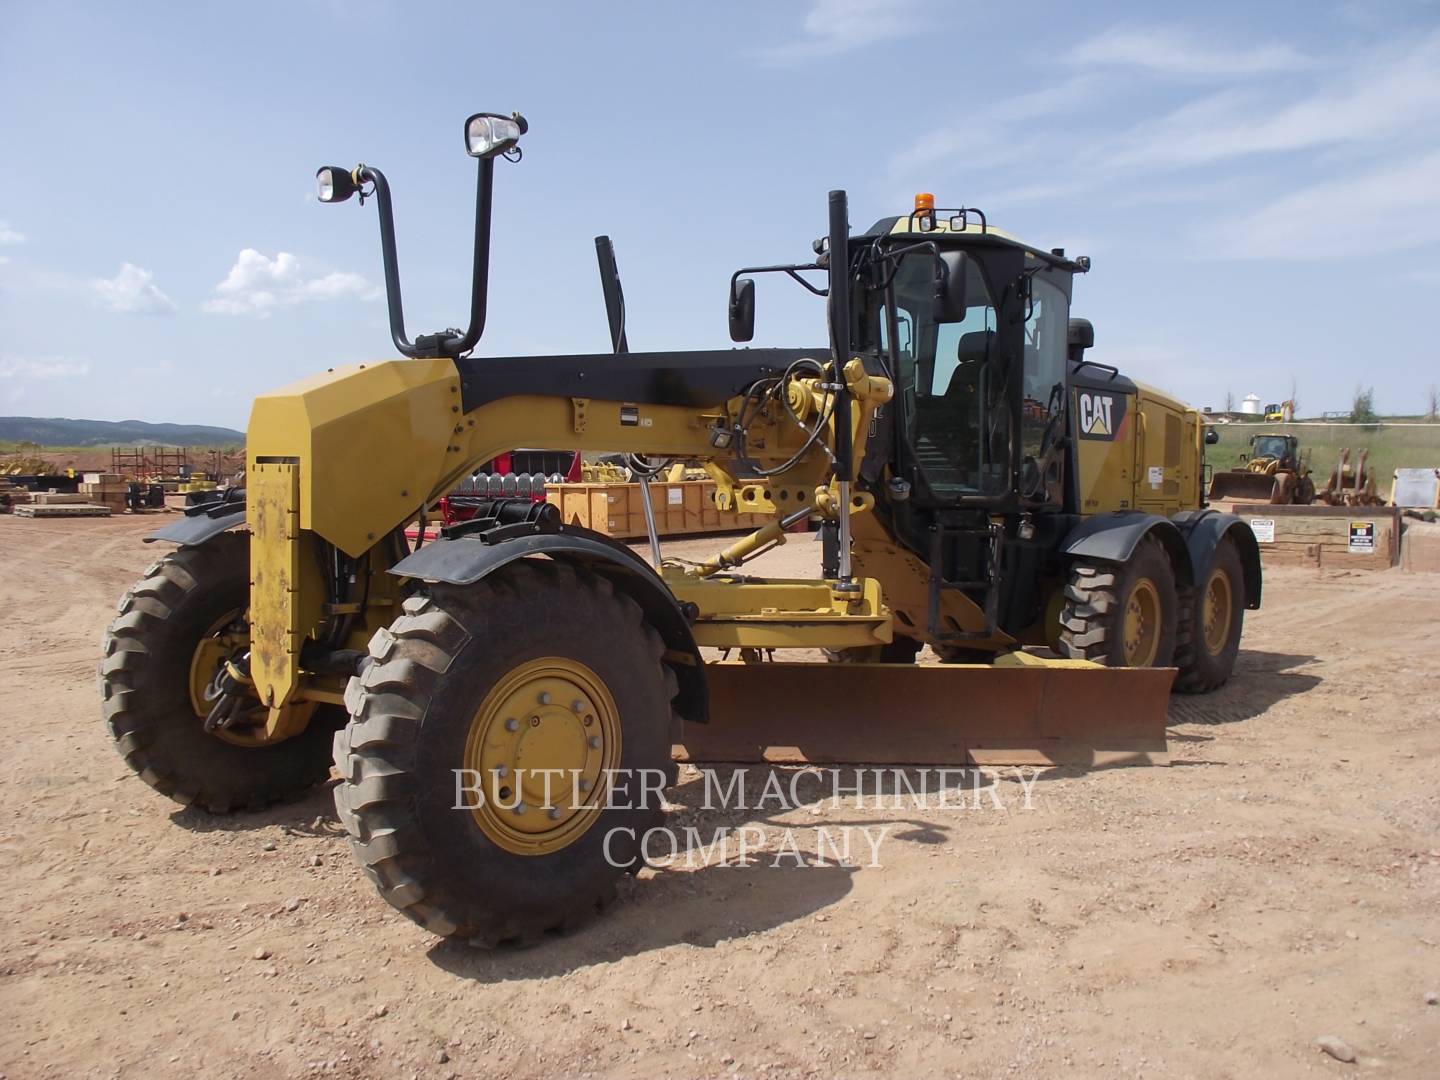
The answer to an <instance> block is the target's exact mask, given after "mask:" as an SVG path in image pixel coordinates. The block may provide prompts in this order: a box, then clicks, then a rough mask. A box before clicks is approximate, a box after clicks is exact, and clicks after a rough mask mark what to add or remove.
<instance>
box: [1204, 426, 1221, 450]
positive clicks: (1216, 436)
mask: <svg viewBox="0 0 1440 1080" xmlns="http://www.w3.org/2000/svg"><path fill="white" fill-rule="evenodd" d="M1219 441H1220V433H1219V432H1218V431H1216V430H1215V429H1214V428H1213V427H1212V428H1206V429H1205V445H1206V446H1214V445H1215V444H1216V443H1218V442H1219Z"/></svg>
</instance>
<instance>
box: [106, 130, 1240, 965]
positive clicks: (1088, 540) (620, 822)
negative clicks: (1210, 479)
mask: <svg viewBox="0 0 1440 1080" xmlns="http://www.w3.org/2000/svg"><path fill="white" fill-rule="evenodd" d="M526 129H527V124H526V122H525V121H524V120H523V119H522V118H521V117H520V116H518V115H511V116H503V115H498V114H477V115H476V116H474V117H471V118H470V119H469V120H468V121H467V122H466V125H465V137H466V147H467V150H468V152H469V153H470V154H471V155H472V156H473V157H475V158H477V159H478V181H477V195H476V221H475V247H474V263H473V276H472V283H471V284H472V287H471V304H470V318H469V323H468V326H467V328H466V329H465V330H463V331H460V330H449V331H442V332H438V333H431V334H422V335H419V336H417V337H415V338H414V339H413V340H412V339H411V338H410V337H409V336H408V333H407V330H406V326H405V319H404V310H403V305H402V300H401V290H400V278H399V270H398V259H397V253H396V242H395V231H394V225H393V218H392V205H391V201H392V200H391V192H390V188H389V184H388V183H387V181H386V178H385V176H384V175H383V174H382V173H381V172H380V170H378V169H376V168H374V167H371V166H364V165H362V166H359V167H357V168H355V169H344V168H340V167H327V168H323V169H321V170H320V171H319V173H318V176H317V180H318V188H319V197H320V200H321V201H322V202H326V203H338V202H344V201H346V200H347V199H349V198H350V197H351V196H354V195H357V194H358V195H360V196H361V197H362V201H364V200H365V199H368V198H369V197H370V196H374V201H375V203H376V206H377V209H378V213H379V219H380V233H381V246H382V254H383V259H384V266H385V281H386V289H387V296H388V301H389V316H390V329H391V336H392V338H393V342H394V345H395V348H396V349H397V350H398V351H399V353H400V354H401V356H402V357H403V358H404V359H398V360H384V361H380V362H376V363H364V364H352V365H348V366H335V367H333V368H330V369H329V370H327V371H326V372H325V373H324V374H321V375H317V376H315V377H313V378H310V379H306V380H304V381H302V382H299V383H296V384H294V385H292V386H289V387H285V388H283V389H281V390H278V391H275V392H273V393H270V394H265V395H263V396H261V397H260V398H258V399H257V400H256V402H255V405H254V410H253V412H252V414H251V418H250V425H249V432H248V449H247V453H248V465H247V480H246V485H245V487H244V489H243V490H242V489H236V490H231V491H228V492H226V493H225V496H224V498H223V499H221V500H220V501H217V502H213V503H210V504H208V505H206V506H203V507H197V508H194V509H193V510H192V511H191V512H189V513H187V516H186V517H185V519H184V520H182V521H180V522H178V523H176V524H174V525H172V526H168V527H167V528H164V529H162V530H160V532H158V533H157V534H156V535H155V537H154V539H156V540H158V541H163V542H165V543H167V544H168V545H171V548H170V550H169V551H168V552H167V553H166V554H164V555H163V556H162V557H161V558H160V560H159V561H158V562H157V563H156V564H155V565H154V566H153V567H152V568H151V570H150V571H149V572H148V573H147V575H146V576H145V577H144V578H142V579H141V581H140V582H138V583H137V584H136V585H135V586H134V587H133V588H132V589H131V590H130V591H129V592H127V593H126V594H125V596H124V597H123V598H122V600H121V604H120V613H119V615H118V617H117V618H116V619H115V621H114V623H113V624H112V625H111V628H110V632H109V634H108V636H107V640H106V644H105V658H104V660H103V662H102V665H101V686H102V695H103V699H104V702H103V708H104V713H105V716H106V719H107V721H108V723H109V726H110V730H111V731H112V733H113V735H114V737H115V739H116V741H117V744H118V746H119V749H120V750H121V752H122V753H123V754H124V755H125V757H126V759H127V760H128V761H129V763H130V764H131V765H132V766H133V767H134V768H135V770H136V771H137V772H138V773H139V774H140V775H141V777H142V778H143V779H145V780H146V781H147V782H148V783H150V784H151V785H152V786H154V787H155V788H157V789H158V790H160V791H162V792H165V793H167V794H169V795H171V796H172V797H174V798H176V799H178V800H180V801H182V802H194V803H196V804H198V805H200V806H202V807H204V808H206V809H208V810H212V811H224V810H228V809H233V808H239V807H248V806H255V805H261V804H264V803H266V802H271V801H275V800H278V799H285V798H290V797H294V796H296V795H298V794H300V793H301V792H303V791H304V790H305V789H306V788H307V787H308V786H310V785H312V784H315V783H318V782H320V781H322V780H324V779H325V778H326V777H327V776H328V775H329V773H330V769H331V765H332V760H333V765H334V768H335V769H336V770H337V772H338V774H339V783H338V786H337V787H336V791H335V796H336V806H337V809H338V812H339V815H340V819H341V821H342V822H343V824H344V826H345V828H346V829H347V830H348V831H349V833H350V836H351V840H352V843H353V847H354V851H355V853H356V855H357V857H358V858H359V860H360V861H361V863H362V864H363V865H364V867H365V869H366V871H367V873H368V875H369V876H370V877H371V879H372V880H373V881H374V882H375V883H376V885H377V886H378V887H379V889H380V891H381V893H382V894H383V895H384V897H385V898H386V899H387V900H388V901H389V902H390V903H391V904H393V905H394V906H395V907H397V908H399V909H400V910H401V911H403V912H405V913H406V914H407V915H408V916H410V917H411V918H413V919H415V920H416V921H417V922H419V923H421V924H422V925H424V926H426V927H427V928H429V929H430V930H432V931H433V932H435V933H437V934H441V935H446V936H456V937H462V938H465V939H468V940H471V941H476V942H479V943H486V944H490V943H496V942H500V941H505V940H511V939H517V938H519V939H525V938H529V937H533V936H534V935H535V934H538V933H540V932H542V931H545V930H550V929H555V928H562V927H566V926H570V925H573V924H574V923H575V922H576V921H578V920H580V919H582V918H584V917H586V916H587V915H588V914H590V913H593V911H594V910H595V909H596V908H597V906H599V905H602V904H603V903H604V901H605V900H606V898H607V897H608V896H610V895H611V894H612V892H613V888H614V882H615V880H616V878H617V876H618V875H620V874H622V873H624V872H626V871H627V870H634V869H635V868H637V867H638V866H639V865H641V853H642V851H643V841H644V837H645V836H646V834H647V831H648V830H649V829H651V828H654V827H655V826H656V825H658V824H659V823H660V821H661V820H662V815H663V810H662V807H663V794H662V793H663V790H664V788H665V787H666V786H668V785H670V784H673V783H674V782H675V778H676V764H675V763H676V761H677V760H685V759H688V760H692V761H717V760H719V761H772V762H803V761H809V762H827V763H832V762H833V763H846V762H848V763H866V762H892V763H936V762H939V763H945V764H955V765H963V764H974V763H985V762H995V761H1023V762H1033V763H1047V762H1083V763H1091V762H1096V761H1100V760H1120V761H1137V762H1143V761H1149V760H1155V759H1156V758H1161V757H1163V753H1164V748H1165V713H1166V703H1167V699H1168V696H1169V693H1170V691H1171V689H1172V685H1173V687H1174V688H1175V689H1179V690H1182V691H1189V692H1203V691H1206V690H1210V689H1213V688H1214V687H1216V686H1219V685H1220V684H1222V683H1224V682H1225V680H1226V679H1227V678H1228V677H1229V674H1230V671H1231V668H1232V666H1233V664H1234V661H1235V655H1236V651H1237V650H1238V647H1239V640H1240V633H1241V627H1242V622H1243V613H1244V611H1245V610H1246V609H1248V608H1254V607H1257V606H1258V605H1259V602H1260V585H1261V582H1260V567H1259V559H1258V552H1257V548H1256V545H1255V540H1254V537H1253V535H1252V534H1251V533H1250V531H1249V529H1248V527H1247V526H1246V525H1245V524H1244V523H1243V522H1241V521H1240V520H1238V519H1236V518H1234V517H1230V516H1227V515H1223V514H1218V513H1215V512H1213V511H1210V510H1207V509H1206V508H1205V506H1204V502H1203V497H1202V492H1201V476H1202V472H1203V454H1204V445H1205V437H1204V429H1203V426H1202V424H1201V422H1200V418H1199V416H1198V415H1197V413H1196V412H1195V410H1193V409H1191V408H1189V407H1187V406H1185V405H1183V404H1181V403H1179V402H1176V401H1174V400H1173V399H1170V398H1168V397H1165V396H1164V395H1162V394H1159V393H1157V392H1155V391H1153V390H1150V389H1148V388H1146V387H1143V386H1141V385H1139V384H1137V383H1135V382H1133V381H1131V380H1130V379H1129V378H1127V377H1126V376H1125V375H1123V374H1121V373H1120V372H1119V371H1118V370H1116V369H1115V368H1113V367H1109V366H1106V365H1104V364H1102V363H1098V362H1096V361H1094V360H1091V359H1090V358H1089V357H1088V356H1087V352H1088V350H1089V349H1090V348H1091V347H1092V346H1093V344H1094V331H1093V330H1092V329H1091V327H1090V325H1089V324H1088V323H1087V322H1085V321H1084V320H1081V319H1072V318H1071V317H1070V299H1071V294H1072V288H1073V283H1074V279H1075V276H1076V275H1078V274H1082V273H1084V272H1085V271H1087V270H1088V269H1089V261H1088V260H1087V259H1084V258H1076V259H1071V258H1068V257H1067V256H1066V255H1065V253H1064V252H1063V251H1061V250H1059V249H1053V250H1046V249H1042V248H1038V247H1034V246H1032V245H1029V244H1026V243H1024V242H1023V241H1021V240H1019V239H1017V238H1015V237H1013V236H1011V235H1009V234H1008V233H1004V232H1002V231H1000V230H999V229H996V228H995V227H993V226H991V225H990V224H989V222H988V221H987V219H986V217H985V215H984V214H983V213H981V212H980V211H978V210H975V209H973V208H958V209H954V210H942V209H940V208H937V207H936V206H935V205H934V200H933V199H932V198H930V197H929V196H920V197H917V200H916V202H915V205H914V207H913V209H907V210H906V212H904V213H902V214H899V215H895V216H890V217H884V218H881V219H880V220H879V221H877V222H876V223H875V224H874V225H872V226H870V227H869V228H867V229H864V230H863V231H860V232H853V231H852V230H851V228H850V223H849V210H848V201H847V198H846V195H845V193H844V192H843V191H832V192H831V193H830V197H829V207H828V209H829V213H828V221H827V227H826V230H825V233H824V235H823V236H822V237H821V238H820V239H819V240H818V241H816V244H815V246H814V255H813V257H811V258H807V259H805V260H803V261H800V262H794V263H785V264H779V265H761V266H754V267H749V268H744V269H741V270H738V271H736V273H735V274H734V276H733V277H732V279H731V284H730V290H729V298H728V316H729V324H730V331H731V336H732V339H734V340H735V341H737V342H746V341H748V340H749V339H750V338H751V337H752V336H753V332H754V316H755V304H756V282H757V281H760V280H762V279H766V280H769V279H773V278H782V279H784V280H787V281H790V282H791V283H798V284H799V286H803V287H804V288H805V289H806V290H808V291H809V292H810V293H812V294H815V295H816V296H818V297H820V298H822V299H823V300H824V301H825V308H826V316H827V317H826V319H825V320H824V323H823V325H824V328H825V336H826V338H827V342H826V344H825V345H823V346H819V347H815V348H799V349H781V348H742V349H724V350H709V351H698V352H630V351H629V350H628V339H627V335H626V328H625V325H624V305H623V302H622V301H621V294H620V287H619V279H618V275H617V274H616V273H615V272H614V261H613V257H612V258H610V259H609V260H608V263H607V260H606V258H605V254H606V251H605V248H606V247H608V245H605V246H602V249H601V265H602V283H603V285H604V288H605V295H606V301H607V309H608V312H609V315H610V330H611V335H610V346H611V348H610V350H609V351H608V352H602V353H594V354H583V355H567V356H516V357H497V356H479V355H474V354H473V352H472V350H473V349H474V348H475V346H476V345H477V343H478V342H479V341H480V339H481V336H482V333H483V330H484V327H485V322H486V300H487V287H488V276H489V270H490V222H491V213H492V194H493V188H494V183H495V171H496V167H497V163H498V162H499V161H502V160H507V159H509V160H518V157H519V154H518V144H519V141H520V139H521V138H522V137H523V136H524V134H525V132H526ZM521 446H523V447H529V448H535V449H578V450H581V451H584V452H587V453H600V452H619V453H622V454H624V455H626V460H627V461H628V462H629V465H630V467H631V469H632V472H633V473H634V474H635V475H638V476H640V477H641V478H642V479H643V478H644V477H646V476H648V475H654V474H655V473H658V472H659V471H660V470H661V469H663V468H665V467H666V466H667V463H669V462H671V461H673V460H686V461H700V462H703V463H704V466H705V469H706V471H707V472H708V474H709V475H710V476H711V477H712V478H713V479H714V480H715V482H716V485H717V501H718V502H719V503H720V505H721V508H722V509H736V510H742V511H745V512H748V513H759V514H764V515H768V516H769V517H770V519H771V521H770V523H769V524H767V525H766V526H764V527H763V528H761V529H759V530H758V531H756V532H755V533H753V534H752V535H750V536H747V537H744V538H742V539H740V540H738V541H736V542H734V543H732V544H730V545H729V546H728V547H726V548H724V549H723V550H720V551H717V552H715V553H714V554H713V555H712V556H711V557H710V558H708V559H705V560H702V561H700V562H698V563H695V562H688V563H687V562H681V561H678V560H673V559H669V558H667V557H666V556H665V554H664V552H663V549H662V548H661V545H660V543H659V539H658V537H655V536H653V535H652V536H651V538H650V541H651V544H650V558H649V559H648V560H647V559H646V558H645V557H643V556H642V555H641V554H638V553H637V552H635V551H633V550H632V549H630V548H628V547H626V546H624V545H621V544H617V543H615V542H614V541H612V540H610V539H608V538H606V537H604V536H601V535H598V534H595V533H592V532H589V531H588V530H585V529H582V528H577V527H575V526H572V525H568V524H566V523H565V522H563V521H562V520H560V518H559V515H558V514H557V513H556V511H555V508H554V507H551V506H549V505H548V504H546V503H544V502H536V501H533V500H531V499H528V498H526V499H520V498H505V497H503V496H501V497H496V498H494V499H490V500H488V501H484V505H481V506H477V507H476V513H475V515H474V516H473V517H472V518H471V519H469V520H466V521H463V522H457V523H455V524H453V525H451V526H447V527H446V528H444V529H443V530H442V531H441V534H440V537H439V538H438V539H436V540H433V541H431V542H428V543H426V542H424V532H423V531H419V532H417V534H416V540H415V542H414V543H413V544H412V543H410V542H408V541H407V539H406V528H407V526H410V525H412V524H413V523H414V522H415V521H416V520H417V519H418V518H420V517H421V516H422V515H425V514H426V513H427V511H428V510H429V509H430V508H431V507H432V506H433V505H434V504H435V503H436V501H437V500H438V499H439V498H440V497H441V496H443V495H444V494H445V493H446V492H448V491H450V490H451V489H452V488H453V487H454V486H455V484H456V483H457V482H458V481H459V480H461V479H462V478H463V477H465V476H467V475H469V473H470V471H471V470H473V469H474V467H475V466H476V465H477V464H478V463H480V462H484V461H488V460H491V459H493V458H495V457H496V456H497V455H499V454H502V453H504V452H506V451H509V450H512V449H514V448H516V447H521ZM816 517H818V518H819V519H821V521H822V522H823V526H822V529H823V540H824V543H823V544H821V545H819V547H820V550H821V552H823V554H822V555H821V557H820V558H818V559H817V561H818V562H820V563H821V564H822V565H821V566H819V567H817V571H818V572H817V573H816V574H815V575H814V576H812V577H807V578H798V579H786V578H775V577H770V576H766V575H764V574H763V573H755V572H753V571H754V567H753V565H750V564H751V562H752V560H753V559H755V558H756V557H757V556H758V555H761V554H763V553H764V552H765V551H767V550H769V549H770V548H772V547H774V546H776V545H778V544H782V543H784V542H785V541H786V537H787V531H786V530H787V529H788V528H790V527H791V526H792V525H794V524H795V523H798V522H801V521H805V520H809V519H812V518H816ZM924 649H928V650H929V652H930V653H931V654H933V656H934V657H936V658H937V659H938V660H939V661H941V663H939V664H938V665H932V664H925V665H919V664H917V663H916V660H917V657H918V656H919V654H920V653H921V651H922V650H924ZM794 650H809V651H811V652H812V654H813V652H814V651H815V650H824V651H825V653H826V654H827V655H828V656H829V658H830V659H831V660H833V661H834V662H833V663H796V662H792V661H787V660H785V659H783V657H784V656H785V655H786V653H787V651H794ZM726 656H728V657H730V659H724V657H726ZM777 657H780V659H777ZM332 739H333V759H332V745H331V744H332Z"/></svg>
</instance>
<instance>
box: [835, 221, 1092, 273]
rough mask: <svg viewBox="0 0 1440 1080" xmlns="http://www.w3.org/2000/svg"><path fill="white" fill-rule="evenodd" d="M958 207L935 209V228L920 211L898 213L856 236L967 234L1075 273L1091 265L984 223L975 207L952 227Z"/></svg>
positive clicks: (975, 238) (858, 237)
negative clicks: (924, 226)
mask: <svg viewBox="0 0 1440 1080" xmlns="http://www.w3.org/2000/svg"><path fill="white" fill-rule="evenodd" d="M957 213H958V212H957V211H953V210H941V209H937V210H936V211H935V225H934V227H933V228H929V229H923V230H922V229H921V228H920V215H918V214H906V215H904V216H903V217H902V216H896V217H886V218H881V219H880V220H879V221H877V222H876V223H875V224H874V225H871V226H870V228H869V229H867V230H865V232H863V233H860V234H858V235H857V236H856V239H861V238H865V239H871V240H877V239H879V238H880V237H882V236H913V237H915V238H917V239H933V238H935V237H937V236H963V237H965V238H966V239H973V240H978V241H981V242H983V243H992V244H997V245H1003V246H1005V247H1013V248H1019V249H1020V250H1021V251H1023V252H1025V255H1026V257H1027V258H1032V259H1039V260H1041V261H1042V262H1045V263H1047V264H1049V265H1050V266H1054V267H1056V268H1058V269H1062V270H1069V271H1070V272H1071V273H1083V272H1084V270H1085V269H1086V268H1087V267H1086V266H1082V264H1080V263H1078V262H1076V261H1075V260H1073V259H1068V258H1066V257H1065V256H1064V255H1056V254H1055V253H1054V252H1053V251H1047V250H1046V249H1044V248H1039V247H1036V246H1035V245H1034V244H1030V243H1026V242H1025V241H1024V240H1021V239H1020V238H1019V237H1018V236H1015V235H1014V234H1013V233H1008V232H1006V231H1005V230H1003V229H998V228H996V227H995V226H994V225H989V224H984V223H982V218H981V216H980V215H979V214H978V213H977V212H976V211H974V210H971V211H969V213H968V214H966V215H964V216H963V219H962V221H961V223H960V227H959V228H951V226H950V222H951V220H952V217H953V216H957Z"/></svg>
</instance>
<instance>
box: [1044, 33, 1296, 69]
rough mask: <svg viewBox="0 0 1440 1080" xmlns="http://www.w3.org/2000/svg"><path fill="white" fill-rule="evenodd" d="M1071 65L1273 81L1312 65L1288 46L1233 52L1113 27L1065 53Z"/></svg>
mask: <svg viewBox="0 0 1440 1080" xmlns="http://www.w3.org/2000/svg"><path fill="white" fill-rule="evenodd" d="M1068 59H1069V60H1070V62H1071V63H1072V64H1080V65H1084V66H1087V67H1119V68H1139V69H1141V70H1143V71H1150V72H1154V73H1156V74H1160V75H1167V76H1176V77H1180V78H1202V79H1228V78H1233V77H1235V76H1259V75H1274V74H1278V73H1281V72H1287V71H1299V70H1301V69H1303V68H1307V67H1311V66H1313V64H1314V61H1313V60H1311V59H1310V58H1309V57H1307V56H1305V55H1304V54H1303V53H1300V52H1299V51H1297V50H1296V49H1294V48H1292V47H1290V46H1289V45H1283V44H1275V45H1256V46H1234V45H1224V44H1220V43H1218V42H1213V41H1204V40H1202V39H1200V38H1198V37H1196V36H1195V35H1194V34H1192V33H1190V32H1188V31H1185V30H1182V29H1179V28H1176V27H1150V28H1139V27H1137V28H1127V27H1124V26H1115V27H1112V28H1111V29H1109V30H1106V31H1105V32H1104V33H1102V34H1098V35H1096V36H1095V37H1092V38H1090V39H1089V40H1087V41H1082V42H1081V43H1080V44H1079V45H1077V46H1075V48H1073V49H1071V50H1070V54H1069V57H1068Z"/></svg>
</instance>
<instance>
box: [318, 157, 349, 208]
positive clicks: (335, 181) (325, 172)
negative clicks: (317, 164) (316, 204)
mask: <svg viewBox="0 0 1440 1080" xmlns="http://www.w3.org/2000/svg"><path fill="white" fill-rule="evenodd" d="M354 194H355V180H354V178H352V177H351V175H350V170H349V169H346V168H342V167H341V166H339V165H326V166H325V167H324V168H322V169H319V170H318V171H317V172H316V173H315V197H316V198H318V199H319V200H320V201H321V202H327V203H339V202H344V201H345V200H346V199H348V198H350V196H351V195H354Z"/></svg>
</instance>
